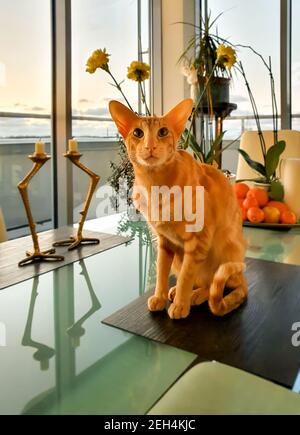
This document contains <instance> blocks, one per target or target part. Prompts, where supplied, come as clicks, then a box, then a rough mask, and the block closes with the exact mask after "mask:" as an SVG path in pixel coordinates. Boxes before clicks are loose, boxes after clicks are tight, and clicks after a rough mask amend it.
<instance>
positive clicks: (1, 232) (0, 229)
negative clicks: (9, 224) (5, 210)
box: [0, 208, 7, 243]
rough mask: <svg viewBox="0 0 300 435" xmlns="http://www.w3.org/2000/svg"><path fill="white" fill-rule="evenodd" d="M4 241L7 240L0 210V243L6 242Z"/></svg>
mask: <svg viewBox="0 0 300 435" xmlns="http://www.w3.org/2000/svg"><path fill="white" fill-rule="evenodd" d="M6 240H7V233H6V227H5V222H4V217H3V214H2V210H1V208H0V243H1V242H6Z"/></svg>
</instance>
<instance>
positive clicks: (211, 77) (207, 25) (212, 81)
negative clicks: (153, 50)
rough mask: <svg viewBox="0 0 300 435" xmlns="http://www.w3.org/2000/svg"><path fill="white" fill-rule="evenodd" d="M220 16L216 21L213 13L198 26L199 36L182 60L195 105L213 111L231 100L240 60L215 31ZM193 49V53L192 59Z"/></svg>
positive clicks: (183, 71) (230, 46)
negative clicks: (235, 72) (234, 70)
mask: <svg viewBox="0 0 300 435" xmlns="http://www.w3.org/2000/svg"><path fill="white" fill-rule="evenodd" d="M219 16H220V15H219ZM219 16H218V17H217V18H216V19H214V20H212V19H211V13H209V15H208V16H206V17H205V18H204V19H203V24H202V26H201V27H197V26H195V35H194V36H193V37H192V38H191V40H190V41H189V43H188V45H187V48H186V50H185V51H184V52H183V54H182V55H181V57H180V59H179V62H181V63H182V73H183V74H184V75H185V76H186V77H187V81H188V83H189V84H190V85H191V97H192V98H193V99H194V102H195V105H198V103H199V106H200V105H202V106H205V107H207V108H208V112H209V113H213V107H214V106H215V105H218V104H220V103H229V87H230V80H231V78H232V74H231V68H232V67H233V66H234V65H235V63H236V61H237V59H236V51H235V49H234V47H233V45H232V44H230V42H229V41H227V40H226V39H224V38H221V37H220V36H218V35H216V34H214V33H213V31H212V27H213V25H214V24H215V23H216V21H217V19H218V18H219ZM191 50H193V56H192V58H189V57H188V55H189V53H190V51H191ZM199 95H201V100H200V98H199ZM199 100H200V102H199Z"/></svg>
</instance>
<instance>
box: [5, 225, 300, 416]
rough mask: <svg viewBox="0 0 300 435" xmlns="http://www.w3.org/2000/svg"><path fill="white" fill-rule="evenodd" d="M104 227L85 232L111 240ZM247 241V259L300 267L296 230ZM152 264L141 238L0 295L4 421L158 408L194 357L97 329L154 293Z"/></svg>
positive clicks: (262, 233)
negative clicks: (146, 293)
mask: <svg viewBox="0 0 300 435" xmlns="http://www.w3.org/2000/svg"><path fill="white" fill-rule="evenodd" d="M108 222H109V221H106V226H105V225H103V222H101V221H100V220H95V221H90V222H88V223H87V227H86V228H87V229H91V230H94V231H97V230H98V231H106V232H116V226H117V225H112V226H109V225H107V223H108ZM116 223H117V221H116ZM245 235H246V238H247V240H248V244H249V247H248V253H247V255H248V256H249V257H253V258H261V259H266V260H272V261H276V262H283V263H289V264H297V265H300V231H297V230H293V231H290V232H275V231H274V232H273V231H269V230H260V229H253V228H245ZM154 257H155V255H154V252H153V249H152V246H151V245H149V244H148V243H147V238H145V236H144V234H142V233H141V232H137V233H136V237H135V239H134V240H133V241H132V242H131V243H130V244H128V245H121V246H119V247H116V248H113V249H111V250H109V251H105V252H102V253H100V254H98V255H94V256H93V257H89V258H87V259H85V260H82V261H79V262H76V263H74V264H71V265H67V266H64V267H61V268H59V269H57V270H55V271H53V272H49V273H46V274H44V275H41V276H39V277H38V278H35V279H31V280H27V281H24V282H22V283H19V284H17V285H14V286H11V287H9V288H6V289H4V290H2V291H0V385H1V388H0V414H110V415H113V414H145V413H146V412H147V411H148V410H149V409H150V408H151V407H152V406H153V405H154V403H155V402H156V401H157V400H158V399H159V398H160V397H161V396H162V394H163V393H164V392H165V391H166V390H167V389H168V388H169V387H170V386H171V385H172V384H173V383H174V382H175V381H176V380H177V379H178V378H179V377H180V376H181V375H182V374H183V373H184V372H185V371H186V370H187V369H188V368H189V367H190V366H191V365H192V364H193V363H194V362H195V361H196V359H197V356H196V355H195V354H192V353H188V352H185V351H182V350H179V349H176V348H173V347H170V346H166V345H162V344H159V343H156V342H152V341H150V340H147V339H143V338H141V337H136V336H133V335H131V334H129V333H125V332H123V331H120V330H117V329H114V328H111V327H108V326H105V325H103V324H102V323H101V320H102V319H104V318H105V317H107V316H109V315H110V314H112V313H114V312H115V311H117V310H118V309H119V308H121V307H123V306H124V305H126V304H128V303H129V302H131V301H132V300H134V299H136V298H137V297H138V296H139V294H141V293H143V292H144V291H145V290H146V289H148V288H150V287H153V282H154V280H155V267H154Z"/></svg>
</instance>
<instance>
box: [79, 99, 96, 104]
mask: <svg viewBox="0 0 300 435" xmlns="http://www.w3.org/2000/svg"><path fill="white" fill-rule="evenodd" d="M79 103H94V101H93V100H88V99H87V98H81V99H80V100H79Z"/></svg>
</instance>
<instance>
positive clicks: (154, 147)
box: [145, 143, 156, 151]
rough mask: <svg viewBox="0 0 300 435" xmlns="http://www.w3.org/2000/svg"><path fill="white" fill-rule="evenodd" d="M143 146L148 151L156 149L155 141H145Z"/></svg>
mask: <svg viewBox="0 0 300 435" xmlns="http://www.w3.org/2000/svg"><path fill="white" fill-rule="evenodd" d="M145 148H146V150H148V151H153V150H156V143H146V144H145Z"/></svg>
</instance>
